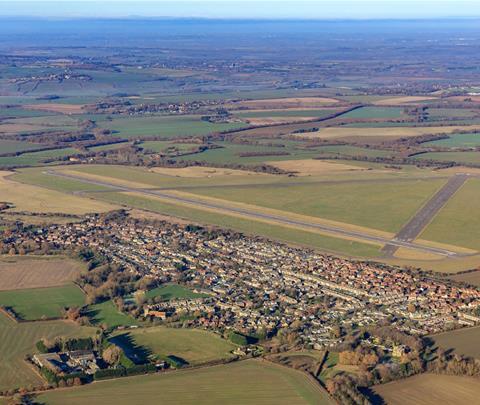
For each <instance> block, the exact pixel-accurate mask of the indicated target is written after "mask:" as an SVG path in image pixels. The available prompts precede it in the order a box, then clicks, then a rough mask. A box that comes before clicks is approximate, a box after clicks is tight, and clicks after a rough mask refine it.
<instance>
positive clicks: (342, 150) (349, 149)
mask: <svg viewBox="0 0 480 405" xmlns="http://www.w3.org/2000/svg"><path fill="white" fill-rule="evenodd" d="M318 150H319V151H320V152H321V153H327V154H333V155H347V156H367V157H372V158H376V157H387V156H394V155H395V152H394V151H389V150H380V149H371V148H359V147H358V146H350V145H329V146H322V147H320V148H318Z"/></svg>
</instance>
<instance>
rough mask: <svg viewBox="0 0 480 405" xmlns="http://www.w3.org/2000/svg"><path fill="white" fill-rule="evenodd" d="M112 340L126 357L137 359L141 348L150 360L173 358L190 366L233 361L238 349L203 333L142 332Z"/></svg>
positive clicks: (154, 329) (178, 330) (172, 329)
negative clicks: (135, 357)
mask: <svg viewBox="0 0 480 405" xmlns="http://www.w3.org/2000/svg"><path fill="white" fill-rule="evenodd" d="M110 340H111V341H112V342H114V343H115V344H117V345H119V346H121V347H122V348H123V349H124V351H125V353H126V354H127V356H134V355H135V353H136V352H138V351H139V348H141V351H142V352H146V353H147V354H148V355H150V356H153V357H157V358H160V359H165V358H167V357H169V356H174V357H175V358H178V359H181V361H182V362H185V364H190V365H197V364H202V363H206V362H210V361H214V360H220V359H228V358H231V357H233V355H232V354H231V351H233V350H234V349H235V348H236V346H235V345H234V344H233V343H230V342H229V341H227V340H225V339H222V338H221V337H220V336H218V335H216V334H213V333H211V332H208V331H204V330H200V329H183V328H181V329H177V328H165V327H153V328H142V329H137V330H133V331H131V332H127V333H125V332H121V333H119V334H116V335H114V336H113V337H112V338H111V339H110Z"/></svg>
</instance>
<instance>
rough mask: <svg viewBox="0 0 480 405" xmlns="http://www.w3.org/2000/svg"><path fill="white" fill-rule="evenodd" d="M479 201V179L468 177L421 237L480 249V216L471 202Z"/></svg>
mask: <svg viewBox="0 0 480 405" xmlns="http://www.w3.org/2000/svg"><path fill="white" fill-rule="evenodd" d="M475 201H480V179H475V178H472V179H469V180H467V182H466V183H465V184H464V185H463V186H462V187H461V188H460V190H458V191H457V192H456V193H455V195H454V196H453V197H452V198H451V199H450V200H449V201H448V202H447V204H446V205H445V206H444V207H443V208H442V209H441V210H440V212H439V213H438V214H437V215H436V216H435V218H434V219H433V221H432V222H431V224H430V225H429V226H427V228H426V229H425V230H424V232H423V233H422V234H421V235H420V238H421V239H426V240H432V241H434V242H441V243H447V244H451V245H457V246H464V247H467V248H471V249H475V250H480V216H479V215H477V213H476V212H475V210H473V211H472V208H473V206H472V204H474V202H475Z"/></svg>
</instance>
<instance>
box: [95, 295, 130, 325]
mask: <svg viewBox="0 0 480 405" xmlns="http://www.w3.org/2000/svg"><path fill="white" fill-rule="evenodd" d="M87 316H88V317H89V318H90V321H91V322H92V324H94V325H103V324H105V325H107V327H109V328H116V327H119V326H133V325H138V321H137V320H136V319H134V318H132V317H131V316H130V315H127V314H124V313H123V312H120V311H119V310H118V309H117V307H116V306H115V304H114V303H113V302H112V301H105V302H102V303H100V304H95V305H89V307H88V312H87Z"/></svg>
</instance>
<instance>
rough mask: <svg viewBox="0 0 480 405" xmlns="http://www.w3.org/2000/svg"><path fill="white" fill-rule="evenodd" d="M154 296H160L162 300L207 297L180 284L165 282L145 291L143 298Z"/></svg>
mask: <svg viewBox="0 0 480 405" xmlns="http://www.w3.org/2000/svg"><path fill="white" fill-rule="evenodd" d="M155 297H161V298H162V299H163V300H165V301H168V300H171V299H175V298H190V299H193V298H203V297H208V295H206V294H198V293H195V292H193V291H191V290H189V289H188V288H185V287H183V286H181V285H177V284H165V285H162V286H161V287H157V288H154V289H153V290H149V291H147V292H146V293H145V298H147V299H150V298H155Z"/></svg>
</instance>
